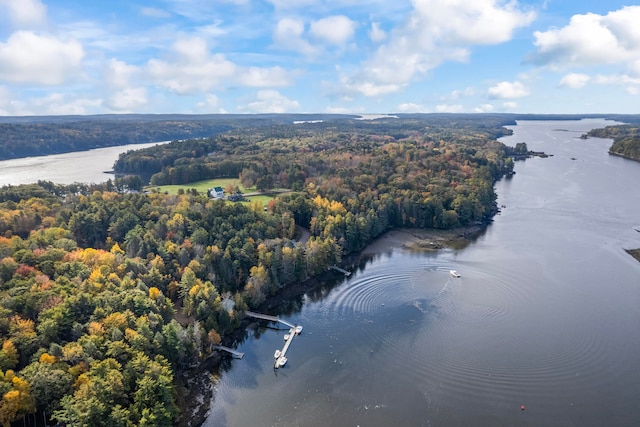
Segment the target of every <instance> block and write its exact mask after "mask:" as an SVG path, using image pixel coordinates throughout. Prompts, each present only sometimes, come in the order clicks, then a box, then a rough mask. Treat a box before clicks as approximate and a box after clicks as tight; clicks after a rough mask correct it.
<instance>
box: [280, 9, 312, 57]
mask: <svg viewBox="0 0 640 427" xmlns="http://www.w3.org/2000/svg"><path fill="white" fill-rule="evenodd" d="M273 41H274V43H275V47H277V48H279V49H283V50H292V51H295V52H299V53H302V54H303V55H308V56H313V55H316V54H317V53H318V52H319V49H318V48H317V47H315V46H313V45H312V44H311V43H309V41H308V40H306V39H305V38H304V21H302V20H299V19H293V18H283V19H281V20H279V21H278V24H277V25H276V29H275V31H274V33H273Z"/></svg>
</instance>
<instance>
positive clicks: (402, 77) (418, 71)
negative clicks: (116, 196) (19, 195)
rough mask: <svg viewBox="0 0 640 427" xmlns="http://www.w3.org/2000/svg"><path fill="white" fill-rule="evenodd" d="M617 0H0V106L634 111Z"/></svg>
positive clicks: (636, 16) (635, 30)
mask: <svg viewBox="0 0 640 427" xmlns="http://www.w3.org/2000/svg"><path fill="white" fill-rule="evenodd" d="M639 23H640V5H633V4H631V3H626V2H622V1H618V0H607V1H604V0H109V1H90V0H0V115H3V116H25V115H67V114H111V113H193V114H202V113H206V114H211V113H346V114H358V113H416V112H420V113H436V112H456V113H479V112H510V113H558V114H564V113H577V114H580V113H585V114H586V113H629V114H636V113H640V111H639V109H638V106H640V24H639Z"/></svg>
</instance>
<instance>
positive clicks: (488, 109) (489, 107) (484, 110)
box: [473, 104, 493, 113]
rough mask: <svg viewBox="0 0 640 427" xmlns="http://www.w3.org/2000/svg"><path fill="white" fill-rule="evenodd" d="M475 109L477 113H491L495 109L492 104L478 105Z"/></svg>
mask: <svg viewBox="0 0 640 427" xmlns="http://www.w3.org/2000/svg"><path fill="white" fill-rule="evenodd" d="M473 111H475V112H476V113H490V112H491V111H493V105H491V104H482V105H478V106H477V107H476V108H474V109H473Z"/></svg>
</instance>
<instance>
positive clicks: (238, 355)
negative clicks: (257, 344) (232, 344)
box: [213, 345, 244, 359]
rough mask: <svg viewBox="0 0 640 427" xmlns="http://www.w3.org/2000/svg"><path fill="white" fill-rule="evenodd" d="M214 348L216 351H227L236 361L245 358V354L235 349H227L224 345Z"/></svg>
mask: <svg viewBox="0 0 640 427" xmlns="http://www.w3.org/2000/svg"><path fill="white" fill-rule="evenodd" d="M213 348H215V349H216V350H222V351H226V352H227V353H230V354H231V355H232V356H233V357H235V358H236V359H242V358H243V357H244V353H242V352H239V351H237V350H234V349H232V348H229V347H225V346H223V345H216V346H215V347H213Z"/></svg>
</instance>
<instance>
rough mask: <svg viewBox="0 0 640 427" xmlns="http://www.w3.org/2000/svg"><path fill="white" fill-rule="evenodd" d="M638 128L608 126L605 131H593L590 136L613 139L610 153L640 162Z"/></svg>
mask: <svg viewBox="0 0 640 427" xmlns="http://www.w3.org/2000/svg"><path fill="white" fill-rule="evenodd" d="M638 129H639V128H638V126H634V125H622V126H607V127H605V128H603V129H593V130H591V131H590V132H589V133H588V136H593V137H597V138H612V139H613V144H612V145H611V147H610V148H609V153H610V154H614V155H616V156H621V157H625V158H627V159H631V160H637V161H640V132H639V131H638Z"/></svg>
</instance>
